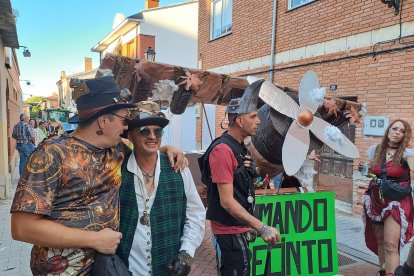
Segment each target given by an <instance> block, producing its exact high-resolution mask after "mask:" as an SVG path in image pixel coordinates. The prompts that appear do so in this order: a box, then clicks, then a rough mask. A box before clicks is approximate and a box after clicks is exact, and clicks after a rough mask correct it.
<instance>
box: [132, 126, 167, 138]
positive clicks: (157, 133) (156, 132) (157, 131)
mask: <svg viewBox="0 0 414 276" xmlns="http://www.w3.org/2000/svg"><path fill="white" fill-rule="evenodd" d="M138 132H139V135H141V136H144V137H148V136H149V135H150V133H151V132H152V133H154V135H155V137H157V138H161V137H162V135H163V134H164V130H163V129H162V128H160V127H157V128H154V129H152V130H151V129H150V128H148V127H141V128H140V129H138Z"/></svg>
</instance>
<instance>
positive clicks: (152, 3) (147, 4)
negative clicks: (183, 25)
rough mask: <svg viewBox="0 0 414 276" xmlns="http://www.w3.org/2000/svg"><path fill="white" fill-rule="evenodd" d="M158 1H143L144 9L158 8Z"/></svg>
mask: <svg viewBox="0 0 414 276" xmlns="http://www.w3.org/2000/svg"><path fill="white" fill-rule="evenodd" d="M159 5H160V0H145V9H146V10H148V9H152V8H158V6H159Z"/></svg>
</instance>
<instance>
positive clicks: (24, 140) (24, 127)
mask: <svg viewBox="0 0 414 276" xmlns="http://www.w3.org/2000/svg"><path fill="white" fill-rule="evenodd" d="M32 136H33V129H32V127H31V126H30V125H29V124H28V123H26V122H23V121H21V122H20V123H18V124H17V125H15V126H14V128H13V133H12V137H13V138H14V139H16V143H18V144H28V143H31V142H32Z"/></svg>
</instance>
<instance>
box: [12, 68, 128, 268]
mask: <svg viewBox="0 0 414 276" xmlns="http://www.w3.org/2000/svg"><path fill="white" fill-rule="evenodd" d="M71 87H72V88H74V92H73V98H74V99H75V100H76V104H77V109H78V114H77V115H75V116H74V117H72V118H71V119H70V120H69V122H70V123H77V124H78V128H77V129H76V131H74V132H73V133H72V134H71V135H67V136H64V137H62V138H60V139H58V140H54V141H53V142H52V143H50V144H47V145H45V146H44V147H41V148H40V149H38V150H36V151H35V152H34V153H33V154H32V155H31V156H30V158H29V159H28V162H27V164H26V168H25V170H24V172H23V175H22V176H21V178H20V180H19V184H18V186H17V189H16V194H15V197H14V200H13V204H12V207H11V213H12V236H13V238H14V239H16V240H21V241H25V242H28V243H32V244H34V246H33V249H32V256H31V262H30V267H31V270H32V273H33V274H34V275H52V274H53V275H85V274H87V273H88V272H89V271H90V269H91V265H92V263H93V259H94V255H95V252H96V251H97V252H101V253H104V254H111V253H114V252H115V250H116V248H117V246H118V244H119V242H120V240H121V237H122V234H121V233H120V232H118V230H119V215H118V214H119V209H118V204H119V196H118V191H119V187H120V185H121V173H120V172H121V170H120V169H121V164H122V161H123V158H124V155H125V153H124V149H123V147H122V146H121V144H120V141H121V137H120V135H121V134H122V133H123V132H124V131H126V130H127V129H128V126H127V120H128V118H129V111H128V108H131V107H135V105H134V104H130V103H128V102H127V98H126V97H125V96H124V95H125V93H121V90H120V88H119V87H118V85H117V84H116V81H115V79H114V77H113V76H103V77H99V78H95V79H88V80H72V81H71Z"/></svg>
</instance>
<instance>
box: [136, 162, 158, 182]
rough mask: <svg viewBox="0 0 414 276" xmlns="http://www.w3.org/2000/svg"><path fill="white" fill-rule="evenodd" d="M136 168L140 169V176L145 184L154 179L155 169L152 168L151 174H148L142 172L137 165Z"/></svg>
mask: <svg viewBox="0 0 414 276" xmlns="http://www.w3.org/2000/svg"><path fill="white" fill-rule="evenodd" d="M138 167H139V168H140V169H141V172H142V176H144V178H145V183H149V182H150V181H151V179H152V178H154V176H155V167H154V171H153V172H152V174H149V173H148V172H146V171H144V170H143V169H142V168H141V166H140V165H138Z"/></svg>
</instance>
